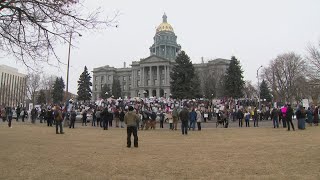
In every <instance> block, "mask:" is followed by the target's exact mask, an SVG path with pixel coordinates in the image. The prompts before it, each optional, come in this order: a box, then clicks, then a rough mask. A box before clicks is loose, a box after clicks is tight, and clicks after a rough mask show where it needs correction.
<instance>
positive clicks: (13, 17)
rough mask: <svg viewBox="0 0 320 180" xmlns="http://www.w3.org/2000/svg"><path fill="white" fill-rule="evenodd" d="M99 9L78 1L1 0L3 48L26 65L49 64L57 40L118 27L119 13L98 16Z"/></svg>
mask: <svg viewBox="0 0 320 180" xmlns="http://www.w3.org/2000/svg"><path fill="white" fill-rule="evenodd" d="M99 13H100V11H99V9H97V10H95V11H93V12H87V11H86V10H85V9H84V8H83V5H82V3H81V2H79V1H78V0H0V51H3V52H5V53H7V54H9V55H13V56H14V57H15V58H16V59H18V60H20V61H22V62H23V63H24V64H25V65H26V66H27V67H30V63H31V62H33V63H37V64H38V63H40V62H45V63H49V64H50V57H52V56H53V57H55V59H57V60H58V62H59V63H60V60H59V57H58V56H57V55H56V52H55V43H65V42H67V43H71V42H70V41H71V37H72V36H71V34H72V33H78V34H79V32H80V31H82V30H89V29H97V28H107V27H110V26H117V25H115V23H116V17H117V15H118V14H117V13H115V15H114V16H113V17H111V18H106V19H99Z"/></svg>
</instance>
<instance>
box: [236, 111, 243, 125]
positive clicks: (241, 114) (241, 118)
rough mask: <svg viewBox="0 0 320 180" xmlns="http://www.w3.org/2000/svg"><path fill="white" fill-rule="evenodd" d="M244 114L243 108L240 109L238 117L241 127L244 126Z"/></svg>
mask: <svg viewBox="0 0 320 180" xmlns="http://www.w3.org/2000/svg"><path fill="white" fill-rule="evenodd" d="M243 117H244V114H243V112H242V110H241V109H239V110H238V113H237V119H238V120H239V127H242V124H243V123H242V121H243Z"/></svg>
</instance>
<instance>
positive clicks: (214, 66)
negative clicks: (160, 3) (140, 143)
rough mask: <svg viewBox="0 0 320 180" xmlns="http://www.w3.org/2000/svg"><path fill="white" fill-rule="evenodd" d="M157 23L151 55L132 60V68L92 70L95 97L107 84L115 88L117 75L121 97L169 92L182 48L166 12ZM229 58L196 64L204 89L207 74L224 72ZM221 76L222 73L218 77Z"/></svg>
mask: <svg viewBox="0 0 320 180" xmlns="http://www.w3.org/2000/svg"><path fill="white" fill-rule="evenodd" d="M162 19H163V21H162V23H161V24H160V25H159V26H158V28H157V30H156V34H155V36H154V37H153V40H154V43H153V44H152V45H151V47H150V48H149V49H150V56H149V57H147V58H144V59H140V60H139V61H133V62H132V64H131V67H130V68H127V67H126V66H125V65H124V67H123V68H115V67H110V66H108V65H106V66H103V67H98V68H94V69H93V90H92V99H93V100H96V99H98V98H99V96H100V92H101V89H102V87H103V86H104V85H105V84H107V85H108V86H109V87H110V88H111V87H112V84H113V80H114V78H117V79H119V80H120V85H121V90H122V96H128V97H139V96H140V97H144V96H146V97H150V96H154V97H165V96H167V97H168V96H169V95H170V93H171V92H170V71H171V70H172V67H173V65H174V64H175V59H176V57H177V55H178V53H179V52H180V51H181V46H180V45H179V44H178V43H177V36H176V35H175V33H174V31H173V28H172V26H171V25H170V24H169V23H168V22H167V16H166V14H164V15H163V17H162ZM229 63H230V60H225V59H216V60H211V61H209V62H208V63H201V64H194V66H195V69H196V72H197V73H198V74H199V73H205V74H203V75H204V76H201V74H199V77H200V80H201V87H202V91H204V90H203V88H205V85H204V81H203V80H204V79H205V78H206V76H207V75H208V74H212V75H218V74H219V75H220V74H224V73H225V71H226V69H227V67H228V66H229ZM219 77H221V76H219Z"/></svg>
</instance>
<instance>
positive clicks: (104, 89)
mask: <svg viewBox="0 0 320 180" xmlns="http://www.w3.org/2000/svg"><path fill="white" fill-rule="evenodd" d="M110 96H111V91H110V87H109V86H108V85H107V84H105V85H103V86H102V88H101V92H100V98H101V99H108V98H109V97H110Z"/></svg>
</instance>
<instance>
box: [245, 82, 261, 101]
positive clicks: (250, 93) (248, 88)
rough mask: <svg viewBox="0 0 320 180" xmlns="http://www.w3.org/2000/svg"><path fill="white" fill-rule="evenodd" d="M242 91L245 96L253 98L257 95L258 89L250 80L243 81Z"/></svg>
mask: <svg viewBox="0 0 320 180" xmlns="http://www.w3.org/2000/svg"><path fill="white" fill-rule="evenodd" d="M243 92H244V96H245V97H246V98H250V99H253V98H256V97H258V90H257V89H256V88H255V87H254V86H253V85H252V82H251V81H245V85H244V88H243Z"/></svg>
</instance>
